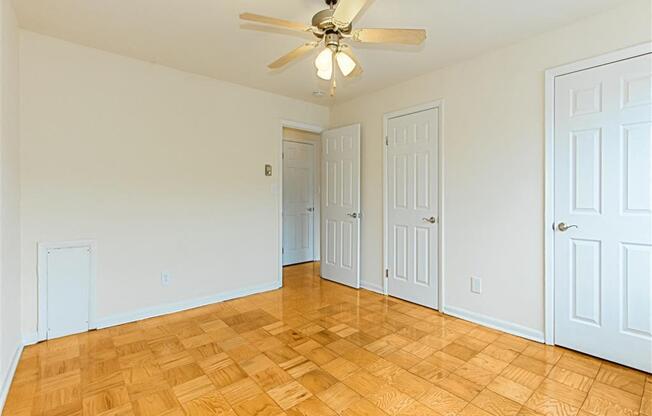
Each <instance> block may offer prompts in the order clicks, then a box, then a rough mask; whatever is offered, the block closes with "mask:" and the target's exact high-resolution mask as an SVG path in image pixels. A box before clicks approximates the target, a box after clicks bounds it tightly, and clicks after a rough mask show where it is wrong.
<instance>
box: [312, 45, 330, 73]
mask: <svg viewBox="0 0 652 416" xmlns="http://www.w3.org/2000/svg"><path fill="white" fill-rule="evenodd" d="M315 66H316V67H317V69H318V70H320V71H332V70H333V51H332V50H330V48H325V49H324V50H323V51H321V52H320V53H319V55H317V58H316V59H315Z"/></svg>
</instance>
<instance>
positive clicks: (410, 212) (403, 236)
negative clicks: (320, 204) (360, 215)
mask: <svg viewBox="0 0 652 416" xmlns="http://www.w3.org/2000/svg"><path fill="white" fill-rule="evenodd" d="M438 111H439V110H438V109H430V110H426V111H421V112H417V113H413V114H408V115H404V116H400V117H396V118H391V119H389V121H388V123H387V141H386V146H387V166H386V172H387V178H386V183H387V207H386V210H387V236H386V239H387V265H388V273H387V274H388V279H387V284H388V293H389V295H391V296H395V297H398V298H401V299H405V300H408V301H410V302H414V303H417V304H420V305H424V306H428V307H431V308H437V307H438V276H437V274H438V251H439V249H438V232H439V230H438V228H439V196H438V195H439V191H438V172H439V168H438V140H439V137H438V134H439V133H438V132H439V128H438V125H437V123H438Z"/></svg>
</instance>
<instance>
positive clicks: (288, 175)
mask: <svg viewBox="0 0 652 416" xmlns="http://www.w3.org/2000/svg"><path fill="white" fill-rule="evenodd" d="M315 130H316V129H312V128H311V129H309V130H306V129H304V128H298V127H288V126H285V125H284V126H283V142H282V146H283V149H282V171H283V179H282V180H283V185H282V189H283V192H282V196H281V200H282V231H283V232H282V235H283V237H282V246H281V261H282V266H283V276H284V277H285V276H288V275H291V274H292V270H296V269H297V267H292V266H298V265H302V267H299V268H300V269H302V270H303V269H305V268H306V267H308V268H312V269H313V270H312V272H313V274H315V273H316V274H317V275H319V259H320V181H321V175H320V172H321V169H320V160H321V135H320V134H319V132H317V131H315ZM304 272H305V270H304Z"/></svg>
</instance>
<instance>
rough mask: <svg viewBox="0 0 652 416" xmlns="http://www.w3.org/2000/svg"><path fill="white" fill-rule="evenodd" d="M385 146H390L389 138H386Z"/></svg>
mask: <svg viewBox="0 0 652 416" xmlns="http://www.w3.org/2000/svg"><path fill="white" fill-rule="evenodd" d="M385 146H389V136H385Z"/></svg>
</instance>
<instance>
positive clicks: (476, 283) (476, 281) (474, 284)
mask: <svg viewBox="0 0 652 416" xmlns="http://www.w3.org/2000/svg"><path fill="white" fill-rule="evenodd" d="M471 292H473V293H478V294H479V293H482V279H480V278H479V277H472V278H471Z"/></svg>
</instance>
